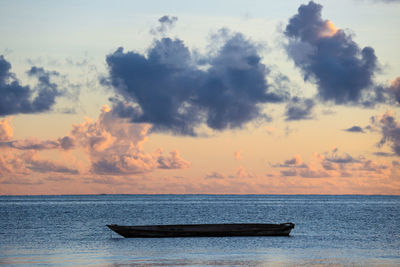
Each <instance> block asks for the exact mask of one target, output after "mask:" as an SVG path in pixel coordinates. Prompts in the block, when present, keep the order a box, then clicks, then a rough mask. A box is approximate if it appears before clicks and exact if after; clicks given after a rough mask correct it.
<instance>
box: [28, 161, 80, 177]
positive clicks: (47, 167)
mask: <svg viewBox="0 0 400 267" xmlns="http://www.w3.org/2000/svg"><path fill="white" fill-rule="evenodd" d="M25 162H26V164H27V166H26V168H28V169H30V170H32V171H34V172H39V173H49V172H56V173H65V174H79V171H78V170H77V169H74V168H70V167H67V166H65V165H63V164H60V163H56V162H52V161H50V160H37V159H29V160H26V161H25Z"/></svg>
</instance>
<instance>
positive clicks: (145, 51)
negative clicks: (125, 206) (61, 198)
mask: <svg viewBox="0 0 400 267" xmlns="http://www.w3.org/2000/svg"><path fill="white" fill-rule="evenodd" d="M399 14H400V1H396V0H392V1H390V0H386V1H385V0H381V1H380V0H338V1H318V2H306V1H295V0H285V1H266V0H251V1H245V0H217V1H215V0H213V1H209V0H204V1H183V0H182V1H179V0H175V1H161V0H158V1H122V0H120V1H112V2H111V1H81V0H76V1H50V0H47V1H45V0H38V1H25V0H17V1H15V0H3V1H1V2H0V36H1V39H0V40H1V41H0V194H1V195H25V194H28V195H30V194H101V193H109V194H119V193H121V194H130V193H132V194H169V193H173V194H202V193H205V194H395V195H399V194H400V109H399V105H400V52H399V47H400V16H399Z"/></svg>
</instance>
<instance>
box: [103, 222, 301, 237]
mask: <svg viewBox="0 0 400 267" xmlns="http://www.w3.org/2000/svg"><path fill="white" fill-rule="evenodd" d="M107 227H108V228H110V229H111V230H113V231H114V232H116V233H118V234H119V235H121V236H123V237H224V236H288V235H289V234H290V231H291V230H292V229H293V228H294V224H293V223H282V224H181V225H138V226H122V225H116V224H112V225H107Z"/></svg>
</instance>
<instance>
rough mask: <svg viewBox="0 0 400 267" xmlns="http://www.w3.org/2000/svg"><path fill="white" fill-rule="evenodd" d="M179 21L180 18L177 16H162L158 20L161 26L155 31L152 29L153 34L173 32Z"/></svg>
mask: <svg viewBox="0 0 400 267" xmlns="http://www.w3.org/2000/svg"><path fill="white" fill-rule="evenodd" d="M177 21H178V18H177V17H175V16H167V15H165V16H162V17H161V18H159V19H158V22H159V23H160V25H159V26H158V27H156V28H155V29H151V30H150V33H151V34H154V35H156V34H165V33H166V32H167V31H168V30H171V29H172V28H173V27H174V26H175V22H177Z"/></svg>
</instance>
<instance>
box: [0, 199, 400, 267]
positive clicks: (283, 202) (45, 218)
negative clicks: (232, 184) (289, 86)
mask: <svg viewBox="0 0 400 267" xmlns="http://www.w3.org/2000/svg"><path fill="white" fill-rule="evenodd" d="M284 222H293V223H295V225H296V226H295V228H294V229H293V230H292V232H291V235H290V236H289V237H223V238H219V237H210V238H208V237H202V238H148V239H146V238H122V237H120V236H118V234H116V233H111V231H110V230H109V229H108V228H107V227H106V224H121V225H146V224H185V223H188V224H196V223H284ZM0 265H11V266H35V265H41V266H43V265H44V266H46V265H47V266H349V265H350V266H400V196H353V195H341V196H334V195H67V196H0Z"/></svg>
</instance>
